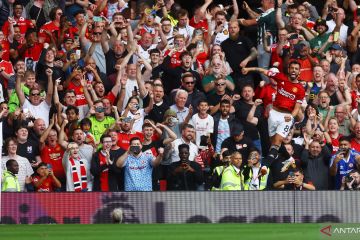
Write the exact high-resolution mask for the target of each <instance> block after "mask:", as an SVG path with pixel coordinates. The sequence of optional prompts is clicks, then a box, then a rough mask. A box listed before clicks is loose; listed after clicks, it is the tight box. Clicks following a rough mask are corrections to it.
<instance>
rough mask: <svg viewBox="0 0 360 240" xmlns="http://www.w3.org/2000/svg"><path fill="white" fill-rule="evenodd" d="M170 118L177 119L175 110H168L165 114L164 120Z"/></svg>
mask: <svg viewBox="0 0 360 240" xmlns="http://www.w3.org/2000/svg"><path fill="white" fill-rule="evenodd" d="M169 116H173V117H177V115H176V112H175V111H174V110H172V109H168V110H166V112H165V113H164V118H167V117H169Z"/></svg>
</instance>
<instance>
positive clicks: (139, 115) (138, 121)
mask: <svg viewBox="0 0 360 240" xmlns="http://www.w3.org/2000/svg"><path fill="white" fill-rule="evenodd" d="M123 114H124V111H122V113H121V115H123ZM145 116H146V114H145V110H144V109H143V108H140V109H139V110H138V111H136V113H135V114H132V113H131V112H130V111H129V112H128V114H127V117H131V119H135V122H134V124H133V127H132V130H133V131H136V132H141V131H142V125H143V124H144V117H145Z"/></svg>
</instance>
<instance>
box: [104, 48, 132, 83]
mask: <svg viewBox="0 0 360 240" xmlns="http://www.w3.org/2000/svg"><path fill="white" fill-rule="evenodd" d="M104 55H105V60H106V74H107V75H108V76H109V75H111V74H113V73H116V69H115V64H116V61H117V60H118V59H120V58H122V57H125V56H126V55H127V50H125V51H124V52H123V54H122V55H121V56H120V57H117V56H116V54H115V52H114V50H113V49H111V48H110V49H109V51H108V52H107V53H105V54H104Z"/></svg>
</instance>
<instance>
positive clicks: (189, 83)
mask: <svg viewBox="0 0 360 240" xmlns="http://www.w3.org/2000/svg"><path fill="white" fill-rule="evenodd" d="M185 84H186V85H193V84H194V82H185Z"/></svg>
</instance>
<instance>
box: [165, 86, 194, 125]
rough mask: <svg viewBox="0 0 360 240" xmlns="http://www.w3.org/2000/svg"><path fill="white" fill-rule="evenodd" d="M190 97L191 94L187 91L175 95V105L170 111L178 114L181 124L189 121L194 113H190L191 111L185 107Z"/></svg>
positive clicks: (179, 91)
mask: <svg viewBox="0 0 360 240" xmlns="http://www.w3.org/2000/svg"><path fill="white" fill-rule="evenodd" d="M188 96H189V94H188V92H187V91H185V90H182V89H180V90H178V91H177V92H176V95H175V104H173V105H171V106H170V109H171V110H173V111H175V112H176V116H177V118H178V120H179V124H181V123H183V122H187V121H189V118H190V117H191V115H192V112H191V113H190V109H189V108H187V107H185V104H186V101H187V99H188ZM191 109H192V107H191ZM191 111H192V110H191ZM187 118H188V119H187Z"/></svg>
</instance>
